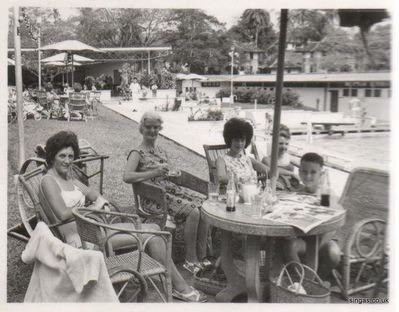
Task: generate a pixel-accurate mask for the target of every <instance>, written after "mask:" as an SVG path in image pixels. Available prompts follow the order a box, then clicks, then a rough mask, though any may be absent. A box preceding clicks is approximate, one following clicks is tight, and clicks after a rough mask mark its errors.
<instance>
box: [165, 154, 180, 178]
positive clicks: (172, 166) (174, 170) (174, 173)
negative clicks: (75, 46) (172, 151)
mask: <svg viewBox="0 0 399 312" xmlns="http://www.w3.org/2000/svg"><path fill="white" fill-rule="evenodd" d="M167 158H168V166H169V172H168V176H170V177H178V176H180V174H181V172H180V170H179V168H178V167H177V166H176V164H179V163H180V162H181V158H180V157H176V159H174V161H170V158H169V157H167Z"/></svg>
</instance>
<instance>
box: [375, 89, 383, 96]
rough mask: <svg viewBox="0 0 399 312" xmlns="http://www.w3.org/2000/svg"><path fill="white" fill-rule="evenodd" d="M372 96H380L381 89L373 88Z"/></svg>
mask: <svg viewBox="0 0 399 312" xmlns="http://www.w3.org/2000/svg"><path fill="white" fill-rule="evenodd" d="M374 97H381V89H374Z"/></svg>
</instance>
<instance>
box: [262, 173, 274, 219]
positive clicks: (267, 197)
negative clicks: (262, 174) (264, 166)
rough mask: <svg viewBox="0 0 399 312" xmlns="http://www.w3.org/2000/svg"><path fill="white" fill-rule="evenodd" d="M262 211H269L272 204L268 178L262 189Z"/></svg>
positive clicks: (271, 191) (271, 192)
mask: <svg viewBox="0 0 399 312" xmlns="http://www.w3.org/2000/svg"><path fill="white" fill-rule="evenodd" d="M262 197H263V213H264V214H266V213H268V212H270V211H271V210H272V209H271V208H272V206H273V190H272V186H271V183H270V180H269V179H267V180H266V185H265V189H264V190H263V195H262Z"/></svg>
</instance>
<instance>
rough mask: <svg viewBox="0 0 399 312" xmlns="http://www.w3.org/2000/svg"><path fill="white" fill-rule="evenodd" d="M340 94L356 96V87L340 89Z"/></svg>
mask: <svg viewBox="0 0 399 312" xmlns="http://www.w3.org/2000/svg"><path fill="white" fill-rule="evenodd" d="M342 96H353V97H356V96H357V89H354V88H346V89H343V90H342Z"/></svg>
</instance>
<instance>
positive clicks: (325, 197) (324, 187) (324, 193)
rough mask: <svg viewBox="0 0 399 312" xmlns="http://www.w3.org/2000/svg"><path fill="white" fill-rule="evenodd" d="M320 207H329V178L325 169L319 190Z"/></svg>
mask: <svg viewBox="0 0 399 312" xmlns="http://www.w3.org/2000/svg"><path fill="white" fill-rule="evenodd" d="M320 205H321V206H325V207H330V178H329V176H328V171H327V169H325V170H324V173H323V176H322V183H321V189H320Z"/></svg>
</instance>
